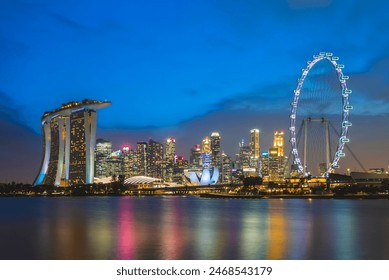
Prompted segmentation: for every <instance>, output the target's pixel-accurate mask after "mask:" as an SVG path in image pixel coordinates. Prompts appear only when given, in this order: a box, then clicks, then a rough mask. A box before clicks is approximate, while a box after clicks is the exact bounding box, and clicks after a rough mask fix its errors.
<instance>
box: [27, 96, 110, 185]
mask: <svg viewBox="0 0 389 280" xmlns="http://www.w3.org/2000/svg"><path fill="white" fill-rule="evenodd" d="M110 105H111V102H107V101H103V102H101V101H95V100H89V99H85V100H83V101H82V102H70V103H66V104H63V105H62V106H61V107H60V108H58V109H55V110H53V111H51V112H45V113H44V114H43V117H42V132H43V159H42V164H41V168H40V171H39V174H38V176H37V178H36V179H35V182H34V185H42V184H43V185H55V186H69V185H73V184H92V183H93V179H94V161H95V153H94V149H95V144H96V120H97V113H96V110H97V109H101V108H104V107H107V106H110Z"/></svg>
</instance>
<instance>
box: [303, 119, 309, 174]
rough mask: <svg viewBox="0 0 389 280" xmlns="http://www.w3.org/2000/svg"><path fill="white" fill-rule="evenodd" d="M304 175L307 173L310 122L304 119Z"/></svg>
mask: <svg viewBox="0 0 389 280" xmlns="http://www.w3.org/2000/svg"><path fill="white" fill-rule="evenodd" d="M303 125H304V175H305V174H306V173H307V150H308V149H307V144H308V120H307V119H304V123H303Z"/></svg>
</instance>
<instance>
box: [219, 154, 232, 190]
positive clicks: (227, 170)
mask: <svg viewBox="0 0 389 280" xmlns="http://www.w3.org/2000/svg"><path fill="white" fill-rule="evenodd" d="M231 172H232V161H231V158H230V157H229V156H228V155H226V154H225V153H224V152H222V169H221V174H222V177H221V181H222V183H231V182H232V181H231V180H232V178H231Z"/></svg>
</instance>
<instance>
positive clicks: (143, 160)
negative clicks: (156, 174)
mask: <svg viewBox="0 0 389 280" xmlns="http://www.w3.org/2000/svg"><path fill="white" fill-rule="evenodd" d="M136 157H137V161H138V174H137V175H142V176H146V175H147V165H148V163H147V142H138V143H137V144H136Z"/></svg>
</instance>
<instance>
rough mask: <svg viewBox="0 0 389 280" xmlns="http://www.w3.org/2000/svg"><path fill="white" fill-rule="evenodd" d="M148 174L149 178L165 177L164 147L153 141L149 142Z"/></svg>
mask: <svg viewBox="0 0 389 280" xmlns="http://www.w3.org/2000/svg"><path fill="white" fill-rule="evenodd" d="M147 163H148V166H147V174H148V176H149V177H154V178H162V177H163V174H162V173H163V172H162V171H163V145H162V143H159V142H157V141H154V140H153V139H150V140H149V145H148V149H147Z"/></svg>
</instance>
